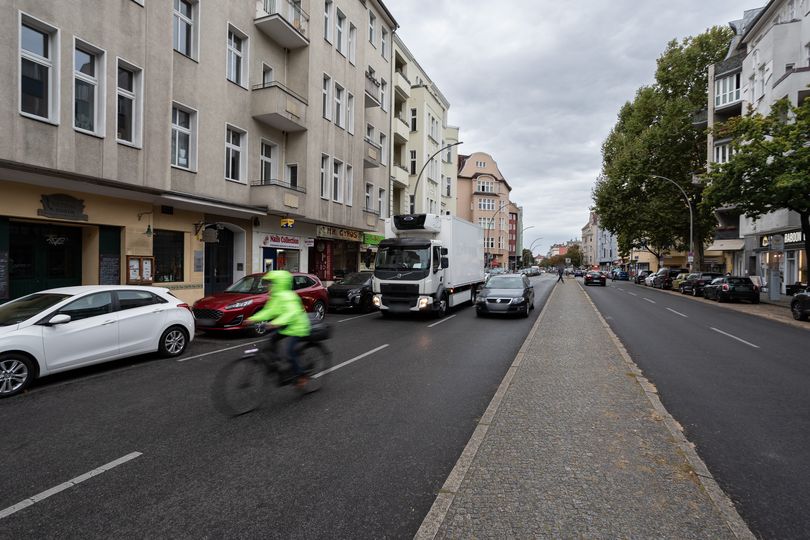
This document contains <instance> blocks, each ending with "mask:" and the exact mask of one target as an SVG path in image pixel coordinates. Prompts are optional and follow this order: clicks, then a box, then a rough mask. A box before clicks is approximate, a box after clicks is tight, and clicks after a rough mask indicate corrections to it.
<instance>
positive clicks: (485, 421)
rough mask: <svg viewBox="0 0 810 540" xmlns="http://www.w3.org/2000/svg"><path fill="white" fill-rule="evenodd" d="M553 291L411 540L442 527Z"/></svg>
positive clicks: (425, 539) (427, 538) (424, 539)
mask: <svg viewBox="0 0 810 540" xmlns="http://www.w3.org/2000/svg"><path fill="white" fill-rule="evenodd" d="M556 290H557V287H556V286H554V287H553V288H552V289H551V293H550V294H549V295H548V298H547V299H546V303H545V305H544V306H543V309H542V310H541V311H540V315H539V316H538V317H537V320H536V321H534V325H532V329H531V330H530V331H529V335H527V336H526V339H525V340H523V345H521V346H520V350H519V351H518V353H517V355H516V356H515V359H514V361H513V362H512V365H511V366H509V369H508V370H507V372H506V375H504V378H503V380H502V381H501V384H500V385H498V390H496V391H495V395H494V396H492V401H490V402H489V406H487V409H486V411H484V415H483V416H482V417H481V419H480V420H479V421H478V425H477V426H476V428H475V431H473V434H472V436H471V437H470V440H469V441H468V442H467V445H466V446H465V447H464V450H463V451H462V452H461V456H460V457H459V458H458V461H456V464H455V466H453V470H452V471H450V474H449V475H448V476H447V480H445V482H444V485H442V487H441V489H439V494H438V495H437V496H436V500H435V501H433V505H432V506H431V507H430V511H428V513H427V515H426V516H425V519H423V520H422V525H421V526H420V527H419V530H418V531H416V534H415V535H414V539H416V540H433V539H434V538H436V534H437V533H438V532H439V529H440V528H441V526H442V523H444V518H445V517H447V511H448V510H449V509H450V505H452V504H453V499H455V497H456V493H458V491H459V489H460V488H461V484H462V482H463V481H464V478H465V477H466V476H467V471H469V469H470V465H472V462H473V459H474V458H475V455H476V454H477V453H478V448H479V447H480V446H481V443H482V442H483V441H484V437H486V434H487V431H489V426H490V424H491V423H492V420H493V419H494V418H495V414H496V413H497V412H498V408H499V407H500V405H501V401H503V396H504V395H505V394H506V391H507V389H508V388H509V385H510V384H512V379H513V378H514V376H515V373H516V372H517V369H518V368H519V367H520V364H521V363H523V358H524V357H525V355H526V350H527V349H528V346H529V343H530V342H531V340H533V339H534V336H535V334H536V333H537V330H538V329H539V328H540V323H541V322H542V320H543V317H544V316H545V314H546V310H547V308H548V305H549V304H550V303H551V298H552V296H554V293H555V291H556ZM752 538H753V537H752Z"/></svg>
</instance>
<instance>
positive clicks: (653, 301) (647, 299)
mask: <svg viewBox="0 0 810 540" xmlns="http://www.w3.org/2000/svg"><path fill="white" fill-rule="evenodd" d="M644 300H646V301H647V302H649V303H651V304H654V303H655V300H650V299H649V298H645V299H644Z"/></svg>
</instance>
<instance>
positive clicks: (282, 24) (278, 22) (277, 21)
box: [253, 0, 309, 49]
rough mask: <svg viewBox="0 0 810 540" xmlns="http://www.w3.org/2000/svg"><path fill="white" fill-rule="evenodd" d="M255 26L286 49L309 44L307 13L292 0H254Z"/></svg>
mask: <svg viewBox="0 0 810 540" xmlns="http://www.w3.org/2000/svg"><path fill="white" fill-rule="evenodd" d="M253 23H254V24H255V25H256V27H257V28H258V29H259V30H260V31H262V32H263V33H264V34H265V35H266V36H267V37H269V38H270V39H272V40H273V41H275V42H276V43H278V44H279V45H281V46H282V47H284V48H286V49H298V48H301V47H306V46H307V45H309V39H308V38H307V35H308V29H309V15H307V14H306V12H305V11H304V10H303V9H301V5H300V3H297V2H294V1H293V0H256V19H255V20H254V21H253Z"/></svg>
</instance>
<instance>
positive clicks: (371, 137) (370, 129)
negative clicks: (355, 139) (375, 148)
mask: <svg viewBox="0 0 810 540" xmlns="http://www.w3.org/2000/svg"><path fill="white" fill-rule="evenodd" d="M366 139H367V140H369V141H371V142H374V126H372V125H371V124H366Z"/></svg>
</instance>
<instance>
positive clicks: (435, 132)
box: [428, 113, 439, 142]
mask: <svg viewBox="0 0 810 540" xmlns="http://www.w3.org/2000/svg"><path fill="white" fill-rule="evenodd" d="M428 120H429V121H430V127H429V128H428V129H429V130H428V135H430V137H431V138H432V139H433V140H434V141H436V142H439V121H438V120H436V118H435V117H434V116H433V115H432V114H430V113H428Z"/></svg>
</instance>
